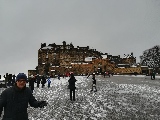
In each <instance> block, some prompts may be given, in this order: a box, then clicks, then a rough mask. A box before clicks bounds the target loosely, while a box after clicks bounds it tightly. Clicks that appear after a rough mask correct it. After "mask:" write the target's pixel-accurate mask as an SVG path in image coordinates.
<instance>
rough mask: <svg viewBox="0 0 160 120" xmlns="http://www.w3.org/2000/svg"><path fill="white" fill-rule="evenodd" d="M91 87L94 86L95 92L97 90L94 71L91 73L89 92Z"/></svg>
mask: <svg viewBox="0 0 160 120" xmlns="http://www.w3.org/2000/svg"><path fill="white" fill-rule="evenodd" d="M93 88H95V92H97V88H96V79H95V74H94V73H93V75H92V89H91V92H92V91H93Z"/></svg>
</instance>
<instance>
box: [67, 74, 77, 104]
mask: <svg viewBox="0 0 160 120" xmlns="http://www.w3.org/2000/svg"><path fill="white" fill-rule="evenodd" d="M76 81H77V80H76V79H75V77H74V75H73V73H72V74H71V75H70V79H69V80H68V82H69V89H70V100H71V101H72V100H73V101H75V89H76V87H75V82H76ZM72 93H73V96H72Z"/></svg>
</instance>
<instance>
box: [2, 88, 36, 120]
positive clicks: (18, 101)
mask: <svg viewBox="0 0 160 120" xmlns="http://www.w3.org/2000/svg"><path fill="white" fill-rule="evenodd" d="M28 103H29V104H30V106H32V107H35V108H37V107H39V101H37V100H36V99H35V97H34V96H33V95H32V92H31V90H30V89H29V88H27V87H25V88H23V89H19V88H18V87H17V86H16V85H15V86H13V87H11V88H8V89H5V90H4V91H3V92H2V94H1V96H0V115H1V113H2V111H3V107H4V115H3V119H2V120H28V114H27V108H28Z"/></svg>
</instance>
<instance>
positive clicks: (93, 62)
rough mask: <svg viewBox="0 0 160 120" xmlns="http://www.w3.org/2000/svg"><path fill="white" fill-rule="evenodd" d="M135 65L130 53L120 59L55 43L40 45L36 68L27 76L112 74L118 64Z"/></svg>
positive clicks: (71, 45) (93, 50)
mask: <svg viewBox="0 0 160 120" xmlns="http://www.w3.org/2000/svg"><path fill="white" fill-rule="evenodd" d="M134 63H136V59H135V58H134V57H133V53H131V56H130V57H127V58H120V55H118V56H112V55H108V53H105V54H103V53H101V52H99V51H96V49H90V48H89V46H86V47H79V46H77V47H74V46H73V44H72V43H70V44H66V42H65V41H63V42H62V45H56V44H55V43H53V44H49V45H48V46H47V45H46V43H41V47H40V49H39V50H38V66H37V67H36V70H35V71H34V70H33V71H32V70H29V73H28V74H29V75H28V76H30V75H31V74H33V73H35V72H36V73H37V74H39V75H52V76H54V75H58V74H61V75H62V74H63V75H64V74H66V73H69V72H74V73H75V74H77V75H81V74H88V73H92V72H98V73H103V72H105V71H108V72H112V71H113V70H114V68H115V67H118V66H117V65H118V64H129V66H131V65H133V64H134Z"/></svg>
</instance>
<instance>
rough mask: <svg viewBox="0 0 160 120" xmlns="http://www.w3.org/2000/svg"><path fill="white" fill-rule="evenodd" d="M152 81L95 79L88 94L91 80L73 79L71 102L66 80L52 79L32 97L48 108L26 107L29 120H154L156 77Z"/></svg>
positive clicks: (159, 95) (158, 107) (159, 101)
mask: <svg viewBox="0 0 160 120" xmlns="http://www.w3.org/2000/svg"><path fill="white" fill-rule="evenodd" d="M156 78H157V79H156V80H150V77H145V76H111V77H110V78H109V77H106V78H103V77H102V76H96V79H97V89H98V91H97V92H90V90H91V82H92V80H91V79H92V77H89V78H88V79H87V78H86V76H76V79H77V83H76V87H77V89H76V101H74V102H72V101H70V100H69V89H67V85H68V79H69V78H61V79H60V80H58V79H57V78H54V79H52V83H51V87H50V88H47V84H46V86H45V88H41V87H40V88H36V87H35V90H34V96H35V97H36V98H37V100H46V101H47V102H48V106H46V107H44V108H32V107H29V108H28V114H29V120H158V119H159V117H160V112H159V111H160V88H159V85H160V79H159V78H160V77H156ZM121 81H122V82H121ZM154 83H155V84H154ZM35 86H36V85H35Z"/></svg>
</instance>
